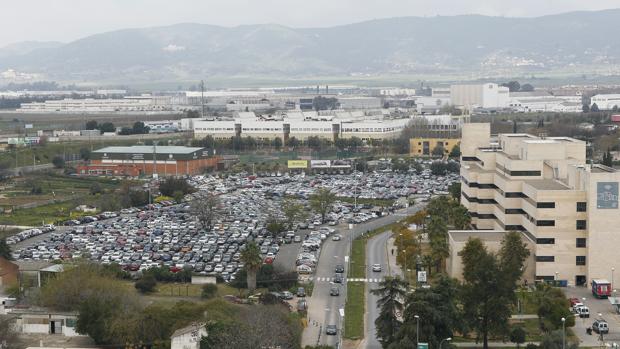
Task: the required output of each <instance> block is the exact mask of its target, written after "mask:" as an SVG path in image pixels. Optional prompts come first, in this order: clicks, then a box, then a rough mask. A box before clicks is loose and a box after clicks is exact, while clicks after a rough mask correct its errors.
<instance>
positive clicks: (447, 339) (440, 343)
mask: <svg viewBox="0 0 620 349" xmlns="http://www.w3.org/2000/svg"><path fill="white" fill-rule="evenodd" d="M451 340H452V337H448V338H444V339H442V340H441V342H439V349H441V348H442V346H443V342H449V341H451Z"/></svg>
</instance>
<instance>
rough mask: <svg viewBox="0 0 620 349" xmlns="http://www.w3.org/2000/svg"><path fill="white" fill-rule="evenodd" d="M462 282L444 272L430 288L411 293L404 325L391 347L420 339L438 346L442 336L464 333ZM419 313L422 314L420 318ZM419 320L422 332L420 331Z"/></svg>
mask: <svg viewBox="0 0 620 349" xmlns="http://www.w3.org/2000/svg"><path fill="white" fill-rule="evenodd" d="M458 294H459V285H458V282H457V281H456V280H454V279H450V278H448V277H445V276H442V277H440V278H439V279H438V280H437V282H436V283H435V284H434V285H433V286H432V287H431V288H429V289H425V288H420V289H416V291H415V292H411V293H409V294H408V295H407V298H406V303H405V310H404V312H403V319H404V321H403V325H402V327H401V329H400V331H398V334H397V335H396V340H395V341H394V342H393V343H392V345H390V346H389V347H388V348H390V349H391V348H398V349H401V348H402V349H405V348H414V347H415V343H416V341H417V339H418V337H419V339H420V342H426V343H429V346H430V347H431V348H438V347H439V343H440V342H441V340H442V339H444V338H448V337H454V333H455V332H457V331H458V332H460V333H463V332H465V331H464V326H463V313H462V312H463V311H462V310H461V308H460V305H459V304H458V298H459V297H458ZM416 316H418V318H416ZM418 322H419V330H420V331H419V333H416V331H417V329H418Z"/></svg>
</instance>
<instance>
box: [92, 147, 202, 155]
mask: <svg viewBox="0 0 620 349" xmlns="http://www.w3.org/2000/svg"><path fill="white" fill-rule="evenodd" d="M153 148H155V152H156V153H157V154H191V153H193V152H196V151H200V150H202V149H203V148H198V147H182V146H168V145H164V146H159V145H158V146H155V147H153V146H152V145H133V146H128V147H105V148H101V149H97V150H95V151H93V153H110V154H128V153H129V154H136V153H142V154H147V153H148V154H152V153H153Z"/></svg>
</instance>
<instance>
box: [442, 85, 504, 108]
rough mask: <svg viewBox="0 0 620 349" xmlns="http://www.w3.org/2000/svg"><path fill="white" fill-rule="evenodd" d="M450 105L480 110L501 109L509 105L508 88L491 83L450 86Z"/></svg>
mask: <svg viewBox="0 0 620 349" xmlns="http://www.w3.org/2000/svg"><path fill="white" fill-rule="evenodd" d="M450 99H451V102H452V105H456V106H464V107H467V108H470V107H480V108H503V107H506V106H508V104H509V100H510V97H509V90H508V87H503V86H499V85H497V84H493V83H487V84H478V85H452V86H450Z"/></svg>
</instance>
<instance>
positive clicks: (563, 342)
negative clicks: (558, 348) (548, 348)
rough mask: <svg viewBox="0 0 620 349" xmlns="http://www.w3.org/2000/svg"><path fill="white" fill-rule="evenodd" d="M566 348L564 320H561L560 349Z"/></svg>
mask: <svg viewBox="0 0 620 349" xmlns="http://www.w3.org/2000/svg"><path fill="white" fill-rule="evenodd" d="M565 348H566V318H562V349H565Z"/></svg>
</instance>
